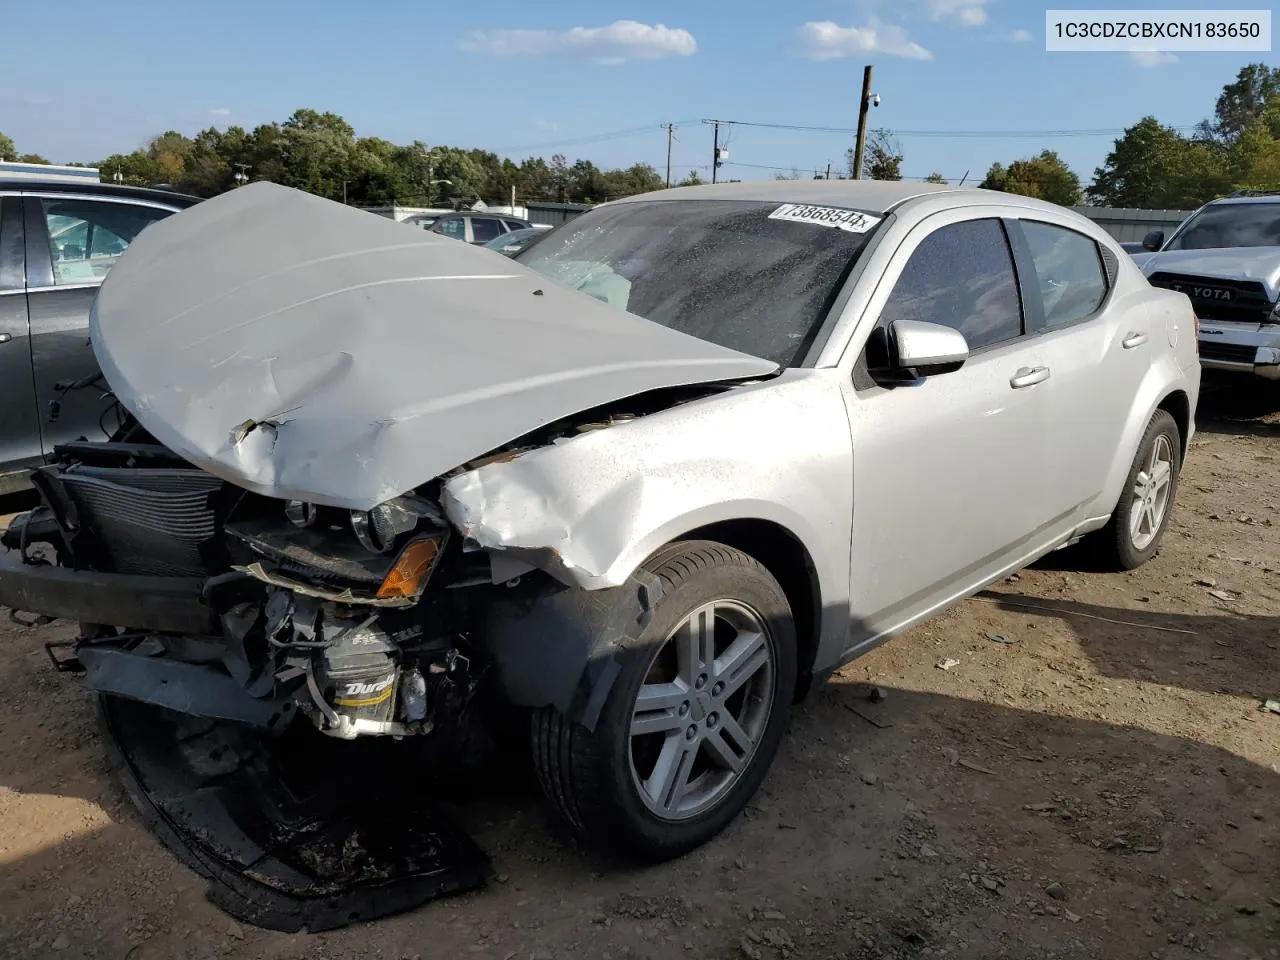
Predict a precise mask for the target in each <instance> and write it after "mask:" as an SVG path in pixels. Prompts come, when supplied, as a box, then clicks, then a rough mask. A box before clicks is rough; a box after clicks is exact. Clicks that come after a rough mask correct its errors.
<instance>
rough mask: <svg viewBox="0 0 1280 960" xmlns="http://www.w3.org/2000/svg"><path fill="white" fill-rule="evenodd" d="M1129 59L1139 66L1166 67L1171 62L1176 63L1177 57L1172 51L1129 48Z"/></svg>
mask: <svg viewBox="0 0 1280 960" xmlns="http://www.w3.org/2000/svg"><path fill="white" fill-rule="evenodd" d="M1129 59H1130V60H1132V61H1133V62H1134V63H1136V64H1137V65H1138V66H1140V67H1147V68H1151V67H1167V66H1169V65H1170V64H1171V63H1177V62H1178V58H1177V57H1176V56H1174V55H1173V54H1172V53H1164V52H1162V51H1160V50H1131V51H1129Z"/></svg>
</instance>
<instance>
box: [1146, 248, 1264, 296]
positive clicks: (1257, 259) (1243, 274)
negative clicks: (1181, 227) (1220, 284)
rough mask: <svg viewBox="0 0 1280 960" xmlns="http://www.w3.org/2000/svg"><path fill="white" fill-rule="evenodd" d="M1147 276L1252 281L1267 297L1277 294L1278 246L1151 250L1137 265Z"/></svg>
mask: <svg viewBox="0 0 1280 960" xmlns="http://www.w3.org/2000/svg"><path fill="white" fill-rule="evenodd" d="M1141 266H1142V272H1143V273H1145V274H1146V275H1147V276H1148V277H1149V276H1151V275H1152V274H1155V273H1181V274H1186V275H1188V276H1193V277H1219V278H1221V279H1223V280H1256V281H1258V282H1260V283H1261V284H1262V285H1263V286H1264V287H1266V288H1267V297H1268V298H1269V299H1271V300H1275V299H1276V296H1277V294H1278V293H1280V247H1225V248H1223V249H1221V250H1168V251H1164V252H1161V253H1154V254H1152V255H1151V256H1150V258H1148V259H1147V260H1146V262H1144V263H1142V264H1141Z"/></svg>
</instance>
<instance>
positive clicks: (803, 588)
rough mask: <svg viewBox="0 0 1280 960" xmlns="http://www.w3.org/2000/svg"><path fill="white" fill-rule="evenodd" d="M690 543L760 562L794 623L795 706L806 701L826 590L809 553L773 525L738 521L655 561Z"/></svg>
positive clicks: (703, 531) (712, 528) (697, 533)
mask: <svg viewBox="0 0 1280 960" xmlns="http://www.w3.org/2000/svg"><path fill="white" fill-rule="evenodd" d="M688 540H712V541H715V542H716V543H722V544H724V545H725V546H727V547H734V548H735V549H737V550H741V551H742V552H743V553H745V554H747V555H748V556H750V557H752V558H754V559H755V560H757V561H758V562H759V563H760V564H761V565H762V566H764V568H765V569H766V570H768V571H769V573H770V574H772V576H773V578H774V579H775V580H777V581H778V585H779V586H780V587H782V592H783V593H785V594H786V596H787V603H788V604H789V605H790V606H791V615H792V617H793V618H794V620H795V625H796V642H797V644H798V646H799V649H797V651H796V657H797V662H798V664H799V672H798V675H797V680H796V695H795V700H796V702H799V701H801V700H803V699H804V698H805V697H806V696H808V694H809V689H810V687H811V686H812V681H813V665H814V661H815V659H816V658H817V654H818V644H819V640H820V637H821V632H822V586H821V584H820V583H819V582H818V575H817V568H816V567H815V566H814V562H813V557H812V556H811V555H810V553H809V550H808V548H807V547H806V546H805V545H804V543H803V542H802V541H801V540H800V538H799V537H797V536H796V535H795V534H794V533H792V532H791V531H790V530H788V529H787V528H786V527H784V526H782V525H781V524H779V523H775V522H774V521H772V520H761V519H739V520H722V521H719V522H717V523H710V524H707V525H705V526H701V527H697V528H696V529H693V530H690V531H688V532H687V533H684V534H681V535H680V536H678V537H675V538H674V539H672V540H671V541H669V542H668V543H667V544H666V545H664V546H663V547H662V548H660V549H659V550H658V551H655V553H654V555H655V556H656V555H657V553H660V552H662V551H663V550H666V549H667V548H668V547H669V546H670V545H671V544H672V543H681V542H684V541H688ZM646 562H647V561H646Z"/></svg>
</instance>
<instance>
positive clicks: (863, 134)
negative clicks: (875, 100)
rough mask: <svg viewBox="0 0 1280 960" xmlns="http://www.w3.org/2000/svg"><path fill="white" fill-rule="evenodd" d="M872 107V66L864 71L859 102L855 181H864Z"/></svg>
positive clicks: (854, 164)
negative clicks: (863, 169)
mask: <svg viewBox="0 0 1280 960" xmlns="http://www.w3.org/2000/svg"><path fill="white" fill-rule="evenodd" d="M870 107H871V64H867V66H865V67H864V68H863V70H862V99H861V100H860V101H859V102H858V140H857V145H856V146H855V147H854V150H853V170H851V171H850V173H851V174H852V175H853V179H855V180H861V179H862V158H863V155H864V154H865V153H866V150H867V110H868V109H870Z"/></svg>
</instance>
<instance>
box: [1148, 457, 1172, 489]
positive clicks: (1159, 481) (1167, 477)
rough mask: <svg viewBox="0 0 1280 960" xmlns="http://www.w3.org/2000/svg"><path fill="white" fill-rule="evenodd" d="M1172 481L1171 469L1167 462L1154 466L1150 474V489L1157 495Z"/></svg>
mask: <svg viewBox="0 0 1280 960" xmlns="http://www.w3.org/2000/svg"><path fill="white" fill-rule="evenodd" d="M1172 479H1173V467H1172V465H1170V464H1169V463H1168V462H1167V461H1161V462H1160V463H1158V464H1156V466H1155V469H1153V470H1152V472H1151V487H1152V489H1153V490H1154V491H1155V493H1156V494H1157V495H1158V494H1159V493H1160V492H1161V491H1163V490H1164V488H1165V487H1167V486H1169V482H1170V481H1171V480H1172Z"/></svg>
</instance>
